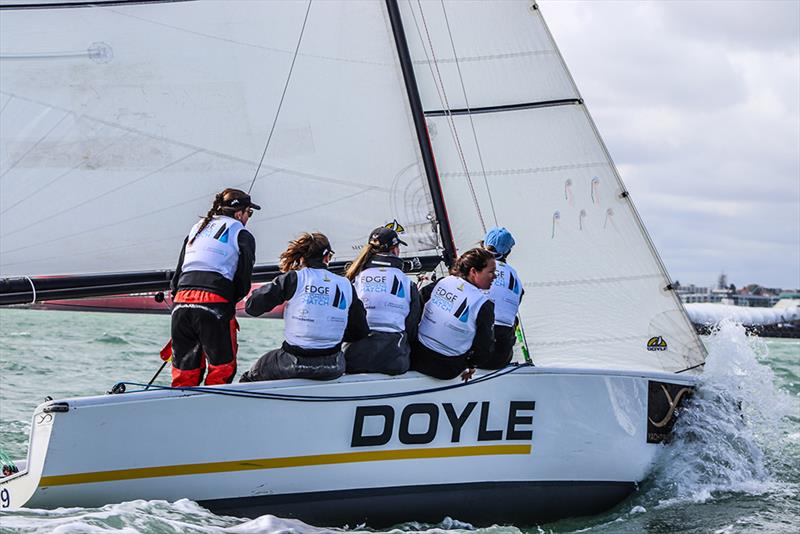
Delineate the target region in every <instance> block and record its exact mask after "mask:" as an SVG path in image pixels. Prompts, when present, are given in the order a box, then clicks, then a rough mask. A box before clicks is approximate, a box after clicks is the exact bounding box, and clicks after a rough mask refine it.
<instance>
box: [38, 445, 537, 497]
mask: <svg viewBox="0 0 800 534" xmlns="http://www.w3.org/2000/svg"><path fill="white" fill-rule="evenodd" d="M530 452H531V445H530V444H528V445H476V446H472V447H438V448H432V449H400V450H390V451H358V452H343V453H337V454H312V455H308V456H289V457H286V458H262V459H260V460H235V461H230V462H210V463H203V464H183V465H163V466H156V467H139V468H136V469H119V470H116V471H96V472H94V473H75V474H71V475H55V476H45V477H42V479H41V480H40V481H39V486H40V487H49V486H65V485H68V484H91V483H93V482H113V481H117V480H133V479H137V478H154V477H174V476H183V475H203V474H209V473H230V472H235V471H251V470H257V469H279V468H282V467H305V466H310V465H331V464H348V463H356V462H382V461H386V460H416V459H422V458H457V457H460V456H494V455H506V454H530Z"/></svg>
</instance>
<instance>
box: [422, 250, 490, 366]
mask: <svg viewBox="0 0 800 534" xmlns="http://www.w3.org/2000/svg"><path fill="white" fill-rule="evenodd" d="M494 277H495V260H494V254H492V253H491V252H489V251H488V250H486V249H484V248H473V249H470V250H468V251H466V252H465V253H464V254H462V255H461V256H460V257H459V258H458V259H457V260H456V262H455V263H454V264H453V267H452V268H451V269H450V276H447V277H445V278H442V279H441V280H439V281H438V282H436V284H435V285H434V284H430V285H428V286H426V287H425V288H423V289H422V291H421V295H422V300H423V302H426V303H425V309H424V311H423V312H422V321H421V322H420V324H419V342H418V343H417V344H416V345H415V346H414V351H413V352H412V354H411V367H412V369H414V370H416V371H419V372H421V373H424V374H426V375H430V376H433V377H435V378H442V379H449V378H455V377H457V376H458V375H459V374H461V372H462V371H464V370H465V369H468V368H469V369H472V368H475V367H484V366H485V364H486V363H488V362H489V360H490V358H491V355H492V353H493V352H494V328H493V327H494V304H493V303H492V301H491V300H489V298H488V297H487V295H486V293H485V291H486V290H487V289H489V288H490V287H491V285H492V281H493V280H494Z"/></svg>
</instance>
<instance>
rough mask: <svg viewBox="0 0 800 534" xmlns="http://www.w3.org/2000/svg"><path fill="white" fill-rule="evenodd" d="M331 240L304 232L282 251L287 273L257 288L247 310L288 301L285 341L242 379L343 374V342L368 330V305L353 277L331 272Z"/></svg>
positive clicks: (257, 312)
mask: <svg viewBox="0 0 800 534" xmlns="http://www.w3.org/2000/svg"><path fill="white" fill-rule="evenodd" d="M331 257H333V250H332V249H331V244H330V241H328V238H327V237H325V236H324V235H323V234H320V233H317V232H315V233H304V234H302V235H300V237H298V238H297V239H295V240H294V241H292V242H291V243H289V247H288V248H287V249H286V250H285V251H284V252H283V254H281V257H280V269H281V271H283V273H284V274H281V275H280V276H278V277H277V278H275V279H274V280H273V281H272V282H271V283H269V284H265V285H263V286H261V287H260V288H258V289H256V290H255V291H253V294H252V295H250V298H249V299H247V305H246V306H245V311H246V312H247V313H248V314H250V315H253V316H259V315H261V314H263V313H266V312H268V311H271V310H272V309H273V308H275V307H276V306H278V305H279V304H282V303H284V302H285V303H286V307H285V308H284V310H283V325H284V330H283V332H284V338H285V341H284V342H283V345H282V346H281V347H280V348H278V349H275V350H272V351H270V352H268V353H266V354H264V355H263V356H261V358H259V359H258V361H256V362H255V363H254V364H253V366H252V367H251V368H250V370H249V371H247V372H245V373H244V374H243V375H242V378H241V379H240V381H241V382H257V381H260V380H276V379H281V378H313V379H316V380H332V379H334V378H338V377H340V376H342V374H344V371H345V363H344V354H342V342H343V341H355V340H357V339H360V338H362V337H364V336H366V335H367V334H368V333H369V327H368V326H367V317H366V313H365V311H364V305H363V304H362V303H361V301H360V300H359V299H358V296H357V295H356V290H355V288H354V287H353V284H352V283H350V281H349V280H348V279H347V278H345V277H343V276H339V275H337V274H333V273H332V272H330V271H328V263H329V262H330V260H331Z"/></svg>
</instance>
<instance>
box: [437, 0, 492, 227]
mask: <svg viewBox="0 0 800 534" xmlns="http://www.w3.org/2000/svg"><path fill="white" fill-rule="evenodd" d="M440 3H441V5H442V14H444V23H445V25H446V26H447V35H448V36H449V37H450V47H451V48H452V49H453V59H454V60H455V63H456V70H457V71H458V80H459V82H460V83H461V92H462V94H463V95H464V104H465V105H466V108H467V116H468V117H469V126H470V128H471V129H472V138H473V139H474V140H475V150H476V152H477V154H478V161H479V162H480V164H481V173H482V174H483V183H484V184H485V185H486V193H487V194H488V195H489V206H490V207H491V208H492V217H493V218H494V224H495V226H499V223H498V222H497V212H496V211H495V209H494V199H493V198H492V190H491V189H490V188H489V179H488V178H487V176H486V167H485V166H484V164H483V154H482V153H481V145H480V143H478V134H477V132H476V130H475V122H474V121H473V119H472V110H471V109H470V105H469V98H467V87H466V85H465V84H464V77H463V75H462V74H461V63H459V61H458V53H457V52H456V44H455V41H454V40H453V32H452V31H451V29H450V19H448V18H447V9H446V8H445V6H444V0H440ZM483 230H484V232H485V231H486V228H484V229H483Z"/></svg>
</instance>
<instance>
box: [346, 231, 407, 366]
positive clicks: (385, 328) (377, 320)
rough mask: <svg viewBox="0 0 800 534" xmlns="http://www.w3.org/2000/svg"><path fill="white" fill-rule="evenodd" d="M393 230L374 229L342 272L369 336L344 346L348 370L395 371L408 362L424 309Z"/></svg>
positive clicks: (398, 239)
mask: <svg viewBox="0 0 800 534" xmlns="http://www.w3.org/2000/svg"><path fill="white" fill-rule="evenodd" d="M400 245H405V243H404V242H403V241H402V240H401V239H400V237H399V236H398V235H397V232H396V231H395V230H393V229H391V228H387V227H384V226H381V227H378V228H375V229H374V230H373V231H372V233H371V234H370V236H369V241H368V242H367V244H366V245H365V246H364V248H362V249H361V253H360V254H359V255H358V257H357V258H356V259H355V260H354V261H353V263H352V264H351V265H350V267H348V269H347V272H346V273H345V276H346V277H347V279H348V280H350V281H351V282H353V285H354V286H355V288H356V293H357V294H358V297H359V298H360V299H361V301H362V302H363V303H364V307H365V308H366V310H367V323H368V324H369V336H367V337H365V338H363V339H361V340H359V341H356V342H354V343H350V344H349V345H348V346H347V347H346V348H345V350H344V356H345V361H346V364H347V372H348V373H386V374H388V375H399V374H402V373H405V372H406V371H408V368H409V366H410V365H411V359H410V354H411V344H410V343H409V339H415V338H416V334H417V325H418V324H419V316H420V312H421V310H422V304H421V303H420V297H419V292H418V291H417V286H416V285H415V284H413V283H411V280H409V279H408V277H407V276H406V275H405V273H404V272H403V270H402V268H403V260H401V259H400V258H399V257H398V256H399V254H400Z"/></svg>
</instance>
